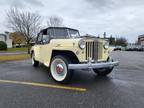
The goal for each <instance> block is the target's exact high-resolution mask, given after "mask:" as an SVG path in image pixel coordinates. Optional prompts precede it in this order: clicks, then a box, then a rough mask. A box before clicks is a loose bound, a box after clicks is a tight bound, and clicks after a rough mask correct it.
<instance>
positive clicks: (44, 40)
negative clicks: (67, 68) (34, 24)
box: [42, 29, 50, 44]
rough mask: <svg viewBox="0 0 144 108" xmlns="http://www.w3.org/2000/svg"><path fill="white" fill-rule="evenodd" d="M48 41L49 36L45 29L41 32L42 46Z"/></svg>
mask: <svg viewBox="0 0 144 108" xmlns="http://www.w3.org/2000/svg"><path fill="white" fill-rule="evenodd" d="M49 40H50V34H49V33H48V30H47V29H45V30H44V31H43V36H42V42H43V44H46V43H48V42H49Z"/></svg>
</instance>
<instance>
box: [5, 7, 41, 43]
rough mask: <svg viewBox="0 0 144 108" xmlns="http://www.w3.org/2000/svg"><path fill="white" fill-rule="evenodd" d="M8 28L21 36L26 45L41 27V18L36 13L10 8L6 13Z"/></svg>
mask: <svg viewBox="0 0 144 108" xmlns="http://www.w3.org/2000/svg"><path fill="white" fill-rule="evenodd" d="M7 20H8V27H9V28H11V29H12V30H13V31H16V32H19V33H21V34H23V36H24V37H25V40H26V42H27V45H29V44H30V41H31V40H32V39H33V38H34V37H35V36H36V34H37V33H38V32H39V30H40V27H41V16H40V15H38V14H36V13H31V12H28V11H23V10H19V9H17V8H11V9H10V10H9V11H8V12H7Z"/></svg>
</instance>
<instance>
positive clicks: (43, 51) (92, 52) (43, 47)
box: [31, 27, 119, 83]
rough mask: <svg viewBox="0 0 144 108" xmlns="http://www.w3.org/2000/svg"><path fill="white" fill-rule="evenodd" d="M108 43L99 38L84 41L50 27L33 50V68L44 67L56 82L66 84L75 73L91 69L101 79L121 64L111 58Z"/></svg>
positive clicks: (68, 31) (71, 31) (73, 32)
mask: <svg viewBox="0 0 144 108" xmlns="http://www.w3.org/2000/svg"><path fill="white" fill-rule="evenodd" d="M109 53H110V48H109V43H108V42H107V41H105V40H103V39H100V38H96V37H89V36H85V37H81V36H80V34H79V31H78V30H76V29H72V28H67V27H49V28H46V29H43V30H41V31H40V33H39V34H38V36H37V40H36V43H35V45H34V46H33V47H32V49H31V58H32V65H33V66H34V67H37V66H38V65H39V63H43V64H44V65H45V66H47V67H48V68H49V69H50V72H51V75H52V77H53V79H54V80H55V81H57V82H62V83H64V82H67V81H68V80H69V79H70V76H71V74H72V70H76V69H92V70H93V71H94V72H95V73H96V74H98V75H107V74H109V73H110V72H111V71H112V70H113V68H114V66H117V65H118V63H119V62H118V61H113V60H112V58H111V57H110V56H109Z"/></svg>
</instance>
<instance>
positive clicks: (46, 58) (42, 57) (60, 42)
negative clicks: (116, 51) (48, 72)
mask: <svg viewBox="0 0 144 108" xmlns="http://www.w3.org/2000/svg"><path fill="white" fill-rule="evenodd" d="M80 40H84V41H87V42H88V41H93V39H83V38H75V39H51V40H50V42H49V43H48V44H38V45H34V46H33V47H32V49H31V50H32V51H34V53H35V60H37V61H39V62H41V63H43V64H45V65H46V66H48V67H49V65H50V62H51V58H52V52H53V51H54V50H58V51H71V52H73V53H74V54H75V55H76V56H77V58H78V60H79V62H85V56H86V53H85V49H81V48H80V47H79V41H80ZM98 41H99V42H101V43H102V46H99V47H102V48H101V49H102V53H101V54H102V55H101V57H102V58H101V59H99V60H98V61H106V60H107V58H108V56H109V53H110V51H111V49H110V48H108V49H105V48H104V47H103V45H104V44H105V40H103V39H98Z"/></svg>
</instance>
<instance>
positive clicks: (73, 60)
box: [51, 50, 79, 64]
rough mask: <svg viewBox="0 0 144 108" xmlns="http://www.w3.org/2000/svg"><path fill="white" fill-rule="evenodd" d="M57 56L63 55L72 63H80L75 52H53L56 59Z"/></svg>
mask: <svg viewBox="0 0 144 108" xmlns="http://www.w3.org/2000/svg"><path fill="white" fill-rule="evenodd" d="M56 55H62V56H64V57H66V58H67V59H68V60H70V61H71V63H74V64H76V63H79V59H78V58H77V56H76V55H75V54H74V52H72V51H68V50H52V57H51V59H52V58H53V57H55V56H56Z"/></svg>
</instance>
